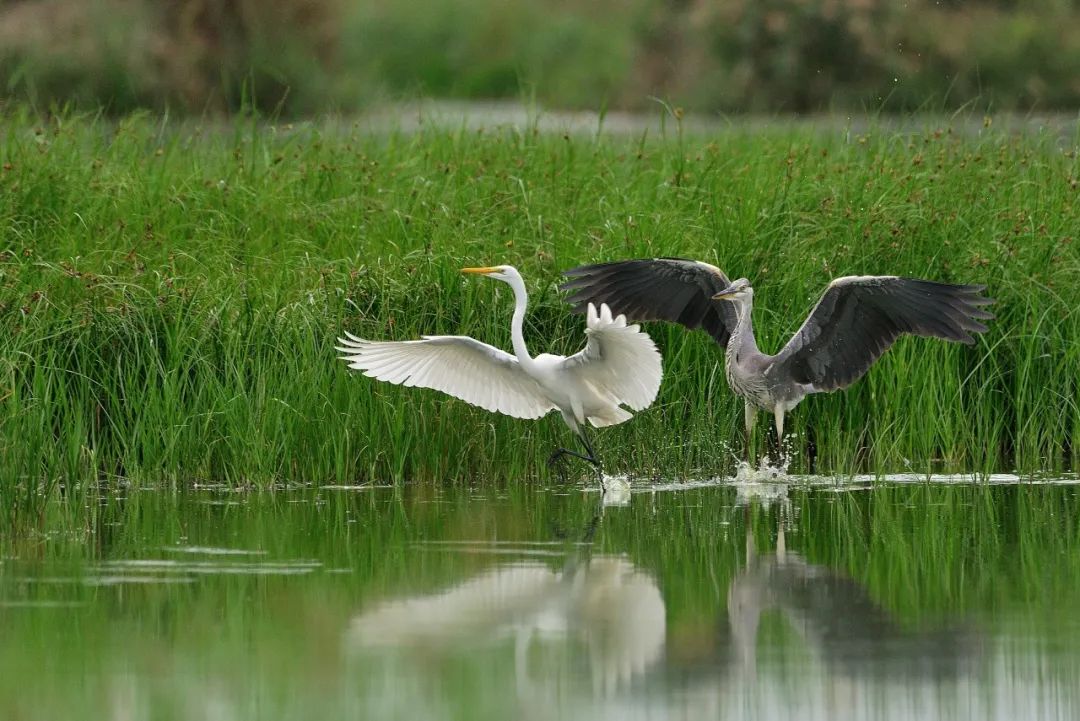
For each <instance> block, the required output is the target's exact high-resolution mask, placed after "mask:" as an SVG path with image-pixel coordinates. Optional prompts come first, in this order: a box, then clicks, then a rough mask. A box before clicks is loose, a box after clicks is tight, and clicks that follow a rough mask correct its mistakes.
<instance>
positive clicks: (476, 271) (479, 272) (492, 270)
mask: <svg viewBox="0 0 1080 721" xmlns="http://www.w3.org/2000/svg"><path fill="white" fill-rule="evenodd" d="M498 270H499V269H498V268H493V267H490V268H462V269H461V272H462V273H469V274H470V275H487V274H488V273H496V272H498Z"/></svg>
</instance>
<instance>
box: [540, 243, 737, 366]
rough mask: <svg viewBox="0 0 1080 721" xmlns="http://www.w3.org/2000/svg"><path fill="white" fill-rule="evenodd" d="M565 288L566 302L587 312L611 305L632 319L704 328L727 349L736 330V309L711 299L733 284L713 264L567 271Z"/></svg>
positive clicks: (672, 261)
mask: <svg viewBox="0 0 1080 721" xmlns="http://www.w3.org/2000/svg"><path fill="white" fill-rule="evenodd" d="M563 275H565V276H567V277H568V278H570V280H569V281H567V282H565V283H563V284H562V286H560V288H561V289H562V290H567V291H570V292H571V294H570V297H569V298H567V302H569V303H571V304H573V306H574V312H576V313H583V312H584V311H585V307H586V305H588V304H589V303H596V304H600V303H607V304H608V306H610V307H611V310H612V312H614V313H617V314H621V315H625V316H626V317H627V318H629V319H630V320H631V321H640V320H667V321H671V322H673V323H679V324H680V325H684V326H686V327H687V328H690V329H697V328H701V329H703V330H705V331H706V332H707V333H708V334H709V335H711V336H712V337H713V338H714V339H715V340H716V342H717V343H719V344H720V345H721V346H724V347H726V346H727V342H728V338H729V337H730V336H731V331H732V330H733V329H734V328H735V321H736V318H735V308H734V307H733V306H732V305H731V303H728V302H727V301H722V300H713V299H712V297H713V296H714V295H716V294H717V293H719V292H720V291H722V290H724V289H725V288H727V287H728V286H729V285H730V284H731V282H730V281H729V280H728V278H727V276H726V275H724V273H723V271H721V270H720V269H719V268H717V267H716V266H714V265H709V264H708V263H702V262H701V261H697V260H685V259H683V258H649V259H643V260H620V261H617V262H614V263H599V264H597V265H583V266H581V267H578V268H573V269H571V270H568V271H565V272H564V273H563Z"/></svg>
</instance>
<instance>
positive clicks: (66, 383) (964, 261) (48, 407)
mask: <svg viewBox="0 0 1080 721" xmlns="http://www.w3.org/2000/svg"><path fill="white" fill-rule="evenodd" d="M930 122H931V121H928V125H927V127H926V128H925V130H924V131H918V132H913V133H897V132H894V131H888V132H887V131H871V132H869V133H868V134H867V135H865V136H863V135H856V134H853V133H845V132H841V131H822V132H819V133H815V132H813V131H810V130H793V129H773V130H767V131H756V130H755V129H754V128H752V127H742V126H735V127H732V128H729V129H727V130H725V131H723V132H718V133H716V134H715V135H712V136H709V137H683V136H682V135H681V134H679V133H673V132H670V131H669V134H668V137H656V136H655V135H643V136H641V137H619V136H606V135H602V136H599V137H593V136H591V135H589V136H570V137H563V136H560V135H553V134H552V135H548V134H542V133H536V132H532V131H528V130H526V131H516V130H511V129H505V130H489V131H487V132H476V131H469V132H467V131H464V130H457V129H437V128H429V129H427V130H425V131H422V132H420V133H417V134H388V135H386V134H384V135H372V134H369V133H366V132H364V131H363V130H361V129H359V128H350V127H349V126H347V125H343V124H340V123H325V124H319V123H316V124H311V125H303V126H300V127H295V128H294V127H291V126H271V125H265V124H260V123H256V122H253V121H251V122H237V123H236V124H234V125H217V124H210V125H207V126H206V127H200V126H198V125H195V124H173V123H169V122H166V121H162V120H161V119H158V118H154V117H149V116H139V117H132V118H129V119H127V120H124V121H123V122H120V123H117V124H114V123H109V122H105V121H101V120H98V119H95V118H93V117H82V116H71V117H61V118H53V119H50V120H48V121H44V120H38V119H35V118H33V117H30V116H28V115H25V114H22V113H20V112H17V111H9V113H8V115H6V116H5V117H4V122H3V126H4V135H3V136H2V137H0V167H2V170H0V229H2V236H0V237H2V239H3V240H2V243H3V246H2V248H0V251H2V253H3V255H2V261H0V398H2V399H3V400H2V401H0V456H2V457H3V458H4V462H3V464H0V466H2V467H0V494H2V495H3V498H2V499H0V500H2V501H3V503H2V504H0V507H3V508H5V509H12V508H18V507H20V505H21V506H22V507H24V508H29V507H32V506H33V505H35V503H34V502H35V499H40V498H41V496H42V494H44V495H45V496H49V495H51V494H54V493H56V492H57V490H58V489H59V488H60V485H61V484H62V485H63V486H64V487H65V488H66V489H67V490H71V489H75V488H77V487H78V486H79V484H92V483H99V482H108V483H112V482H116V481H119V480H120V479H125V480H128V481H134V482H148V483H154V484H160V483H165V484H174V485H177V486H186V485H189V484H191V483H192V482H195V481H205V480H210V481H215V482H218V481H224V482H227V483H232V484H247V483H255V484H266V483H271V482H315V483H318V482H326V481H335V482H343V481H357V480H368V479H380V480H385V479H392V480H400V479H409V478H427V479H436V480H440V481H444V482H462V481H466V480H468V479H470V478H473V477H476V476H483V477H487V478H518V477H520V476H523V475H525V476H529V475H533V474H539V473H543V459H544V458H545V457H546V455H547V453H548V452H549V451H550V450H551V448H552V447H553V446H554V445H556V444H558V443H562V442H564V441H566V440H567V437H566V431H565V429H564V428H563V427H562V424H561V422H560V421H559V420H558V419H557V417H551V418H548V419H545V420H543V421H540V422H524V421H517V420H513V419H509V418H503V417H497V416H493V415H491V414H488V413H485V412H482V411H479V410H476V409H473V408H471V407H469V406H467V405H465V404H464V403H461V402H458V401H454V400H448V399H446V398H445V397H444V396H441V395H439V394H437V393H435V392H431V391H424V390H418V389H401V388H396V387H392V386H389V385H386V384H380V383H376V382H374V381H370V380H367V379H365V378H362V377H360V376H359V375H355V374H350V373H349V372H347V370H346V369H345V367H344V366H343V364H341V363H340V362H339V361H337V360H336V359H335V352H334V351H333V348H332V346H333V344H334V338H335V336H336V335H337V334H338V333H339V332H340V331H341V330H342V329H348V330H350V331H352V332H353V333H356V334H358V335H360V336H363V337H369V338H383V339H402V340H403V339H409V338H414V337H416V336H418V335H420V334H422V333H427V334H437V333H451V334H457V333H462V334H470V335H473V336H475V337H477V338H479V339H481V340H484V341H487V342H491V343H494V344H496V345H502V346H506V347H508V345H509V338H508V336H509V331H508V327H509V316H510V310H511V308H510V303H511V299H510V296H509V294H508V293H507V291H506V289H505V287H502V286H501V285H500V284H497V283H493V282H490V281H487V280H483V279H479V280H477V279H469V278H465V277H462V276H460V275H459V273H458V269H459V268H460V267H461V266H463V265H478V264H489V263H490V264H493V263H512V264H514V265H516V266H518V267H519V268H520V269H521V271H522V273H523V274H524V275H525V277H526V281H527V284H528V286H529V289H530V291H531V294H532V306H531V310H530V313H529V315H528V320H527V326H526V336H527V339H528V341H529V342H530V345H531V349H532V350H533V352H534V353H537V352H546V351H549V352H570V351H574V350H576V349H577V348H578V347H579V346H580V345H581V343H582V337H583V336H582V333H581V324H582V321H581V319H580V318H578V317H575V316H572V315H570V314H568V313H567V309H566V306H565V305H564V303H563V302H562V300H561V298H560V295H559V294H558V293H557V292H556V289H555V285H556V283H557V282H558V280H559V272H560V271H561V270H563V269H566V268H569V267H571V266H573V265H576V264H579V263H582V262H587V261H596V260H608V259H618V258H630V257H638V256H649V255H656V254H665V255H682V256H688V257H695V258H701V259H705V260H710V261H712V262H714V263H717V264H718V265H720V266H721V267H723V268H724V269H726V270H727V271H728V273H729V274H731V275H732V276H733V277H738V276H742V275H745V276H747V277H749V278H751V279H752V280H753V282H754V284H755V289H756V317H755V320H756V323H757V326H758V336H759V341H760V343H761V345H762V347H763V349H765V350H769V351H774V350H776V349H777V348H779V347H780V345H781V344H782V343H783V342H784V341H785V340H786V339H787V338H788V337H789V336H790V334H791V333H792V332H794V330H795V329H796V327H797V326H798V324H799V323H800V322H801V321H802V319H803V317H804V316H805V314H806V313H807V312H808V310H809V309H810V308H811V306H812V305H813V303H814V302H815V300H816V298H817V295H818V294H819V293H820V291H821V289H822V288H823V287H824V286H825V284H826V283H827V282H828V281H829V279H830V278H832V277H834V276H838V275H845V274H855V273H859V274H865V273H896V274H907V275H915V276H922V277H928V278H933V279H936V280H942V281H955V282H964V283H985V284H986V285H987V286H988V287H989V291H988V292H989V293H990V294H991V295H993V296H994V297H996V298H997V300H998V302H997V305H995V306H994V307H993V310H994V312H995V313H997V315H998V318H997V320H995V321H993V322H992V323H991V327H990V331H989V333H987V334H986V335H985V336H983V337H982V338H980V339H979V342H978V343H977V344H976V345H975V346H974V347H971V348H968V347H961V346H955V345H948V344H945V343H940V342H934V341H926V340H919V339H916V340H912V339H905V340H903V341H902V342H901V343H899V344H898V345H897V347H895V348H894V349H893V350H892V351H890V352H889V353H888V354H887V355H886V357H885V358H884V359H883V360H882V361H881V362H880V363H879V364H878V365H876V366H875V367H874V368H873V369H872V371H871V372H870V374H869V376H868V377H867V378H865V379H864V380H863V381H862V382H860V383H858V384H857V385H855V386H854V387H852V388H851V389H850V390H849V391H847V392H842V393H836V394H831V395H824V396H817V397H812V398H811V399H809V400H808V401H806V402H805V403H804V404H803V405H802V406H800V407H799V408H798V409H797V410H796V411H795V412H794V413H793V414H791V416H790V428H791V431H792V432H793V433H794V434H795V435H796V436H797V438H798V439H799V440H798V441H797V445H798V446H800V449H801V453H800V454H799V456H798V458H797V459H796V468H797V469H801V468H805V466H806V464H807V462H808V459H809V451H808V448H807V446H808V443H809V441H810V440H811V439H812V441H813V445H814V447H815V449H816V451H815V452H816V465H817V468H818V469H819V470H828V471H837V472H845V471H851V470H857V469H867V468H868V469H872V470H894V469H903V468H905V467H909V466H910V467H911V468H914V469H915V470H917V471H925V470H930V469H931V468H935V467H947V468H955V469H963V470H992V469H1000V468H1010V467H1017V468H1021V469H1024V470H1035V469H1058V468H1061V467H1063V466H1068V465H1070V464H1075V462H1076V460H1077V456H1078V454H1080V408H1078V401H1077V398H1078V396H1080V393H1078V391H1080V389H1078V385H1080V313H1078V312H1077V307H1078V306H1080V283H1078V282H1077V279H1078V277H1080V250H1078V242H1077V236H1078V233H1077V228H1078V227H1080V224H1078V217H1080V209H1078V207H1077V204H1078V202H1080V189H1078V178H1080V160H1078V159H1077V156H1076V147H1077V142H1076V138H1075V137H1068V138H1064V139H1063V138H1061V137H1060V136H1059V135H1057V134H1052V133H1047V134H1046V135H1038V134H1034V135H1024V136H1014V135H1010V134H1008V133H1006V132H999V131H986V132H984V133H982V134H978V135H975V136H970V135H968V136H961V134H959V133H952V132H950V131H949V128H948V127H947V126H942V127H938V126H937V125H934V124H929V123H930ZM671 127H673V126H671V125H669V128H671ZM649 331H650V332H651V333H652V334H653V336H654V337H655V338H656V340H657V342H658V344H659V345H660V346H661V349H662V351H663V353H664V359H665V382H664V385H663V387H662V389H661V393H660V397H659V399H658V401H657V403H656V405H655V406H654V407H652V408H651V409H649V410H647V411H646V412H643V413H641V414H639V416H638V417H637V418H635V419H634V420H633V421H632V422H629V423H626V424H624V425H623V426H620V427H617V428H612V429H608V430H605V431H603V432H602V433H598V434H597V442H598V450H599V451H600V453H601V454H602V456H603V458H604V460H605V462H606V463H607V466H608V468H609V469H610V470H612V471H619V470H631V471H636V472H652V471H655V472H657V473H661V474H665V475H667V474H683V473H695V472H714V471H720V470H723V469H725V468H730V464H731V458H732V454H731V452H729V451H728V446H729V445H730V446H731V447H732V448H733V449H734V450H735V451H736V452H737V451H738V449H739V447H740V446H739V443H740V441H739V439H740V435H741V423H742V412H741V405H740V401H738V400H737V399H736V398H735V397H734V396H733V395H732V394H731V393H730V392H729V391H728V389H727V387H726V383H725V382H724V379H723V375H722V372H721V370H720V361H721V356H720V353H719V352H718V350H717V348H716V347H715V346H714V345H713V344H712V343H711V341H710V339H708V338H707V337H704V336H703V335H702V334H689V333H686V332H684V331H683V330H682V329H680V328H675V327H666V326H650V327H649ZM767 425H768V424H765V423H761V424H759V431H761V432H762V435H761V436H760V437H759V438H758V439H757V441H758V445H763V440H764V435H763V432H764V431H763V429H764V428H765V427H766V426H767ZM811 429H812V431H811Z"/></svg>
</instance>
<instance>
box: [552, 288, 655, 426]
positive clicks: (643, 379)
mask: <svg viewBox="0 0 1080 721" xmlns="http://www.w3.org/2000/svg"><path fill="white" fill-rule="evenodd" d="M585 334H586V336H587V337H588V341H587V342H586V344H585V348H583V349H582V350H581V351H580V352H578V353H575V354H574V355H572V356H570V357H569V358H567V359H566V360H565V361H564V362H563V370H565V371H566V372H568V373H575V374H578V375H580V376H581V377H583V378H585V379H586V380H588V381H589V382H590V383H592V384H593V385H595V386H597V387H598V388H600V389H602V390H604V391H606V392H607V393H609V394H610V395H612V396H613V397H614V398H615V399H616V400H617V401H618V403H625V404H626V405H628V406H630V408H632V409H634V410H635V411H640V410H643V409H645V408H648V407H649V406H650V405H652V402H653V401H654V400H656V394H657V392H659V390H660V379H661V378H662V377H663V370H662V369H661V360H660V351H658V350H657V349H656V344H655V343H653V340H652V338H650V337H649V334H648V333H645V332H643V331H642V330H641V328H640V327H639V326H637V325H627V324H626V317H625V316H622V315H620V316H617V317H614V318H613V317H612V315H611V309H610V308H608V306H607V305H601V306H600V311H599V312H597V310H596V306H595V305H593V304H592V303H589V304H588V310H587V315H586V321H585Z"/></svg>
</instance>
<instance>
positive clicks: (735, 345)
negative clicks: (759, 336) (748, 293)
mask: <svg viewBox="0 0 1080 721" xmlns="http://www.w3.org/2000/svg"><path fill="white" fill-rule="evenodd" d="M753 311H754V300H753V298H747V299H745V300H743V299H740V300H737V301H735V329H734V330H733V331H732V332H731V340H729V341H728V353H731V354H736V355H745V354H746V353H756V352H757V350H758V345H757V340H756V339H755V338H754V324H753V322H752V321H751V320H750V315H751V314H752V313H753Z"/></svg>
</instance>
